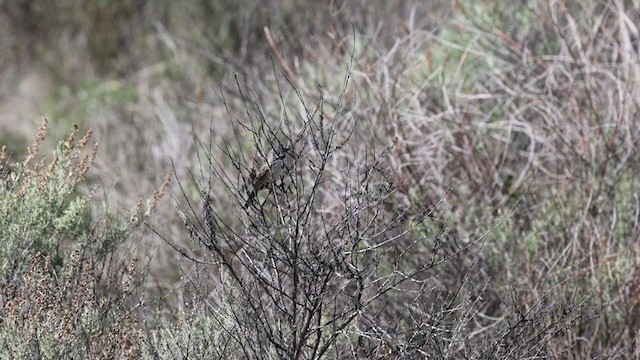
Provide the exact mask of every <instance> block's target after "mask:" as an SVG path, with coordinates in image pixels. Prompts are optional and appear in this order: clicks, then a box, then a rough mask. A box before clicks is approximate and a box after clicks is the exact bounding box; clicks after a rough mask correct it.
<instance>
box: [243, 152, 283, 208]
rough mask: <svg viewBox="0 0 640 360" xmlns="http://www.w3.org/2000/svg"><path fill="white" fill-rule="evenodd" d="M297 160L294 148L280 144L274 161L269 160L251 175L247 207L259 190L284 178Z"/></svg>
mask: <svg viewBox="0 0 640 360" xmlns="http://www.w3.org/2000/svg"><path fill="white" fill-rule="evenodd" d="M294 162H295V155H294V153H293V149H291V148H288V147H283V146H280V147H279V148H278V150H277V151H276V156H275V158H274V159H273V160H272V161H267V162H265V163H264V164H262V166H260V168H259V169H258V171H257V173H256V174H255V176H251V181H252V183H251V184H250V186H251V188H252V189H251V191H250V192H249V198H248V199H247V202H246V203H245V204H244V208H245V209H246V208H247V207H248V206H249V204H251V202H252V201H254V200H255V198H256V196H257V195H258V192H259V191H260V190H262V189H265V188H268V187H269V186H271V185H272V184H274V183H275V182H276V181H278V180H280V179H282V178H283V177H284V176H285V174H286V172H287V171H289V170H290V169H291V167H292V166H293V163H294Z"/></svg>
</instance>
